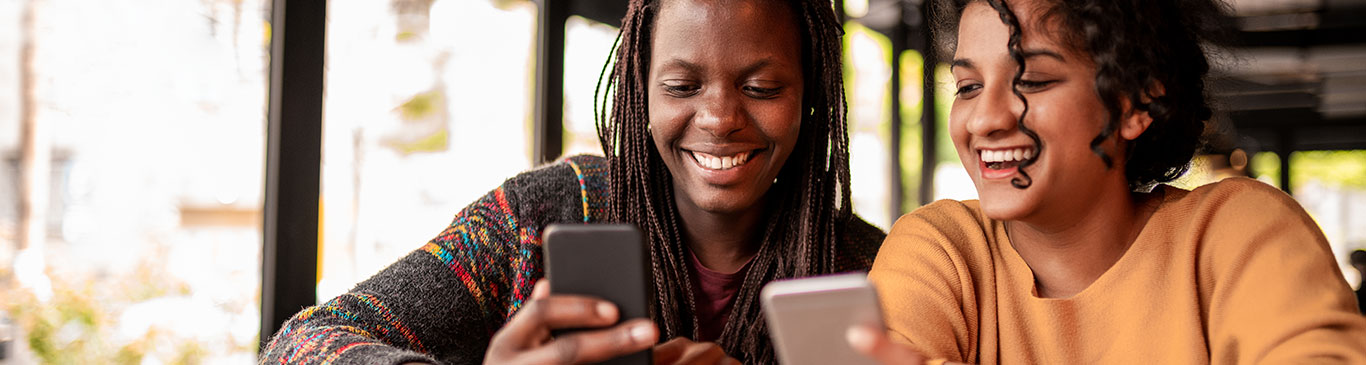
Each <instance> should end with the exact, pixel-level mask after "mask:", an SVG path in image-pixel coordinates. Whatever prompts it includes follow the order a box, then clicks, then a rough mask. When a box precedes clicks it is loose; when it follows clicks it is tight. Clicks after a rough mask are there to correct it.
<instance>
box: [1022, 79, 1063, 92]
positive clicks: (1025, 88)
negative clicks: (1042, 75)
mask: <svg viewBox="0 0 1366 365" xmlns="http://www.w3.org/2000/svg"><path fill="white" fill-rule="evenodd" d="M1055 82H1057V81H1054V80H1020V82H1018V83H1016V84H1015V87H1016V88H1018V89H1019V90H1020V92H1032V91H1042V90H1043V89H1047V88H1048V87H1049V86H1051V85H1053V83H1055Z"/></svg>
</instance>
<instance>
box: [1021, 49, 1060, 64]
mask: <svg viewBox="0 0 1366 365" xmlns="http://www.w3.org/2000/svg"><path fill="white" fill-rule="evenodd" d="M1020 54H1022V55H1024V58H1026V59H1029V58H1034V57H1052V58H1054V59H1057V60H1058V61H1059V62H1067V59H1066V58H1064V57H1063V56H1062V54H1061V53H1058V52H1054V51H1052V50H1048V49H1042V48H1031V49H1026V50H1023V51H1020Z"/></svg>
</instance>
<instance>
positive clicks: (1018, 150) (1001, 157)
mask: <svg viewBox="0 0 1366 365" xmlns="http://www.w3.org/2000/svg"><path fill="white" fill-rule="evenodd" d="M1035 153H1036V151H1035V150H1034V148H1033V147H1011V148H994V149H979V150H977V156H978V161H980V164H981V166H979V167H980V169H981V172H982V174H981V176H982V178H984V179H1004V178H1009V177H1011V176H1013V175H1015V172H1016V171H1018V170H1019V167H1020V163H1022V162H1024V161H1027V160H1029V159H1031V158H1033V157H1034V154H1035Z"/></svg>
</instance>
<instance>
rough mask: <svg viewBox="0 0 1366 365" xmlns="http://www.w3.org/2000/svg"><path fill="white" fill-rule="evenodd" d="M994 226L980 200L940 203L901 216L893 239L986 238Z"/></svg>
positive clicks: (892, 234)
mask: <svg viewBox="0 0 1366 365" xmlns="http://www.w3.org/2000/svg"><path fill="white" fill-rule="evenodd" d="M991 224H992V222H991V221H990V220H988V219H987V218H986V217H985V216H983V215H982V210H981V207H980V205H979V204H978V202H977V201H976V200H967V201H958V200H947V199H946V200H940V201H936V202H934V203H930V204H929V205H925V206H923V207H920V208H918V209H916V210H914V211H911V212H910V213H907V214H906V215H903V216H901V218H900V219H897V220H896V223H895V224H893V225H892V230H891V232H890V233H889V234H888V235H889V236H907V235H910V236H942V237H944V238H950V239H951V238H957V237H965V236H974V237H976V236H983V235H984V234H985V232H986V231H987V230H988V229H989V228H990V226H991Z"/></svg>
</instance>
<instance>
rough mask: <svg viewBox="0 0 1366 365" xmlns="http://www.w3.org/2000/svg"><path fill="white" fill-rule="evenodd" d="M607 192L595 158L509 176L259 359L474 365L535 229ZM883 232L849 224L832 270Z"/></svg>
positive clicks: (868, 254)
mask: <svg viewBox="0 0 1366 365" xmlns="http://www.w3.org/2000/svg"><path fill="white" fill-rule="evenodd" d="M607 190H608V185H607V162H606V160H605V159H603V158H602V157H597V156H575V157H570V158H567V159H565V160H563V161H561V162H559V163H556V164H551V165H547V166H544V167H541V168H538V169H535V170H531V171H528V172H524V173H522V174H520V175H518V176H516V177H513V178H511V179H508V180H507V181H506V182H504V183H503V185H502V186H500V187H498V188H497V189H494V190H493V191H492V192H490V193H488V195H485V196H484V197H483V198H480V199H479V200H478V201H476V202H474V204H470V205H469V206H467V207H465V209H464V210H462V211H460V213H459V214H456V216H455V220H454V221H453V222H451V225H450V226H449V227H447V228H446V230H445V231H443V232H441V234H440V235H439V236H437V237H436V238H435V239H432V241H431V242H429V243H427V244H426V245H425V246H423V247H422V248H421V249H418V250H415V251H413V252H412V253H411V254H409V255H408V256H406V257H404V258H402V259H400V260H399V261H398V262H395V263H394V264H392V265H390V266H389V267H388V268H385V269H384V270H382V271H380V272H379V273H378V274H376V275H375V276H374V277H371V278H370V279H368V280H366V281H363V282H361V283H360V284H357V285H356V287H355V288H354V289H351V291H350V292H348V293H346V294H342V295H341V296H338V297H336V298H333V299H332V300H329V301H327V302H326V303H323V304H320V305H317V306H313V307H309V308H307V309H304V310H303V311H301V312H299V313H298V314H295V315H294V317H293V318H291V319H290V320H289V321H287V322H285V324H284V326H283V327H282V328H281V329H280V331H279V332H277V333H276V334H275V336H274V337H273V338H272V339H271V340H270V343H269V344H268V345H267V346H266V348H265V351H264V353H262V354H261V363H262V364H314V363H318V364H401V363H405V362H410V361H416V362H427V363H448V364H475V363H482V362H483V359H484V353H485V350H486V349H487V348H488V343H489V340H490V338H491V337H492V335H493V333H494V332H496V331H497V330H498V329H499V328H500V327H502V326H503V324H504V323H505V322H507V320H508V318H510V317H512V315H513V314H514V313H516V312H517V310H518V309H520V308H521V307H522V304H523V303H524V302H525V301H526V300H527V298H528V297H529V296H530V295H531V287H532V285H533V284H534V283H535V282H536V280H537V279H540V278H541V276H542V271H541V270H542V266H541V265H542V262H541V229H543V228H544V227H546V226H547V225H550V224H552V223H569V222H583V223H592V222H597V221H599V220H600V219H603V217H604V216H605V214H606V210H605V208H606V206H605V205H606V204H607V194H608V191H607ZM885 236H886V234H885V233H883V232H882V231H881V230H878V229H877V228H875V227H873V226H871V225H869V224H868V223H866V222H864V221H863V220H861V219H857V218H855V219H854V220H853V222H851V224H850V225H849V226H848V227H846V232H845V234H844V237H846V239H845V240H844V241H845V242H841V245H840V251H841V255H840V256H841V257H840V258H839V259H838V261H839V264H840V266H842V269H844V270H841V271H845V270H865V271H866V270H867V269H868V267H870V266H871V265H872V261H873V256H874V255H876V253H877V248H878V246H879V245H881V243H882V240H883V238H884V237H885Z"/></svg>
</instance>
